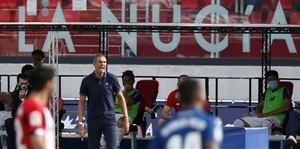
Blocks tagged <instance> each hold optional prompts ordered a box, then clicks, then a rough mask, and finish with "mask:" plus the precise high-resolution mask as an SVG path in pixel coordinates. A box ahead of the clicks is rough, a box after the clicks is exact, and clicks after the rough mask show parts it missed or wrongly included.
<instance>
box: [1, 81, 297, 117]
mask: <svg viewBox="0 0 300 149" xmlns="http://www.w3.org/2000/svg"><path fill="white" fill-rule="evenodd" d="M16 76H17V75H0V89H1V80H2V78H3V77H6V78H7V88H8V92H10V87H11V82H10V79H11V77H16ZM85 76H86V75H58V85H59V91H58V95H59V97H62V92H63V90H62V89H63V88H62V83H61V82H62V78H70V77H72V78H83V77H85ZM118 77H121V76H118ZM135 77H136V78H146V79H147V78H148V79H152V80H156V79H177V78H178V77H177V76H135ZM191 78H192V79H201V80H204V83H205V94H206V99H210V98H209V96H210V95H209V89H210V85H214V87H215V101H214V105H212V106H211V107H212V108H215V109H214V110H215V111H214V112H215V115H218V109H219V108H248V109H249V112H251V109H252V108H253V107H254V106H253V105H252V102H253V99H254V97H253V96H252V91H253V89H252V86H253V82H252V81H253V80H257V81H258V95H257V99H258V100H260V98H261V96H262V94H263V92H264V89H263V84H264V79H262V78H259V77H191ZM212 80H214V84H210V82H212ZM220 80H249V82H248V84H249V85H248V86H249V89H248V91H249V95H248V104H244V106H241V105H239V106H234V105H233V106H228V105H222V104H220V98H219V81H220ZM280 80H289V81H300V78H281V79H280Z"/></svg>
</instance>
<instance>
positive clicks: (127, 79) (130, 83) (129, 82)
mask: <svg viewBox="0 0 300 149" xmlns="http://www.w3.org/2000/svg"><path fill="white" fill-rule="evenodd" d="M122 82H123V85H124V87H132V86H133V84H134V80H133V79H132V78H131V77H130V76H123V78H122Z"/></svg>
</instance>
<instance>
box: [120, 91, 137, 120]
mask: <svg viewBox="0 0 300 149" xmlns="http://www.w3.org/2000/svg"><path fill="white" fill-rule="evenodd" d="M136 91H138V90H136V89H133V90H131V91H130V92H128V93H127V97H130V96H131V95H132V94H133V93H134V92H136ZM115 104H117V105H118V104H119V100H118V97H116V100H115ZM140 104H141V101H139V102H137V103H135V104H133V105H132V106H131V109H127V110H128V116H129V117H130V118H131V119H132V120H134V119H135V117H136V115H137V113H138V110H139V107H140ZM115 112H117V113H122V109H121V108H117V109H115Z"/></svg>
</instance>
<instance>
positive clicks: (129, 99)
mask: <svg viewBox="0 0 300 149" xmlns="http://www.w3.org/2000/svg"><path fill="white" fill-rule="evenodd" d="M122 92H123V96H124V98H125V100H126V104H127V108H128V110H130V109H131V106H132V105H134V104H136V103H137V102H140V101H141V100H142V94H141V93H140V92H138V91H135V92H134V93H132V94H131V95H130V96H127V92H126V91H125V90H124V91H122Z"/></svg>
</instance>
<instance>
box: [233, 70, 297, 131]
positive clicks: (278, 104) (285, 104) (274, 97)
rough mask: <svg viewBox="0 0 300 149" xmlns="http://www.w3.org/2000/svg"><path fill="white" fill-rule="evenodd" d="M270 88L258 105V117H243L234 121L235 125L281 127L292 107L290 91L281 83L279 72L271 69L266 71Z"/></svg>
mask: <svg viewBox="0 0 300 149" xmlns="http://www.w3.org/2000/svg"><path fill="white" fill-rule="evenodd" d="M265 77H266V80H267V82H268V84H269V88H268V89H267V90H266V91H265V93H264V95H263V98H262V99H261V100H260V101H259V103H258V106H257V107H256V114H257V116H256V117H243V118H240V119H237V120H235V121H234V126H235V127H268V130H269V134H271V132H272V127H274V126H275V127H280V126H281V124H282V123H283V120H284V118H285V116H286V113H287V112H288V111H290V110H291V108H292V101H291V93H290V91H289V90H288V89H287V88H285V87H281V86H280V85H279V76H278V72H277V71H275V70H270V71H268V72H267V73H266V76H265Z"/></svg>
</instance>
